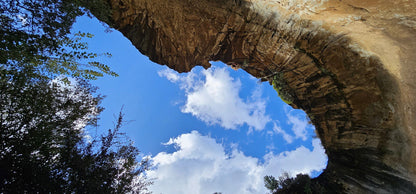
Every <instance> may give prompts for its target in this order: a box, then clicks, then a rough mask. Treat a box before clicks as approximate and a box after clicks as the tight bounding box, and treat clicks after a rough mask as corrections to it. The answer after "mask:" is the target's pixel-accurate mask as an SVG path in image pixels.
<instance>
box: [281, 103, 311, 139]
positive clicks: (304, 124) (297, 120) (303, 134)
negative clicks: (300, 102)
mask: <svg viewBox="0 0 416 194" xmlns="http://www.w3.org/2000/svg"><path fill="white" fill-rule="evenodd" d="M284 108H285V112H286V117H287V118H288V120H287V123H288V124H290V125H292V131H293V133H294V134H295V138H296V139H298V138H301V139H302V140H303V141H306V139H307V135H308V131H307V129H308V128H310V127H311V125H309V124H308V121H307V119H306V117H305V116H300V115H296V114H292V111H289V110H288V106H285V107H284ZM302 117H303V118H302Z"/></svg>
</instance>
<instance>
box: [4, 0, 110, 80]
mask: <svg viewBox="0 0 416 194" xmlns="http://www.w3.org/2000/svg"><path fill="white" fill-rule="evenodd" d="M87 4H91V2H90V1H86V0H81V1H69V0H42V1H41V0H5V1H1V2H0V11H1V14H0V38H1V42H0V64H2V65H3V66H19V65H23V64H24V65H33V66H34V67H36V68H35V70H36V71H39V72H41V73H42V74H46V75H48V76H56V75H60V74H64V75H68V76H72V77H82V78H85V79H96V78H97V77H101V76H103V74H108V75H112V76H117V74H116V73H115V72H113V71H111V70H110V69H109V67H108V66H107V65H105V64H103V63H101V62H99V61H97V58H98V57H100V56H110V55H109V54H108V53H104V54H97V53H91V52H89V51H88V45H87V43H86V42H82V38H92V37H93V36H92V35H91V34H88V33H77V34H75V35H74V36H73V37H71V36H70V35H69V32H70V29H71V26H72V24H73V23H74V22H75V19H76V17H77V16H80V15H83V14H84V13H86V12H87V11H86V10H85V9H83V8H81V6H82V5H87Z"/></svg>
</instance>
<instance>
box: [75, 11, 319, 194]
mask: <svg viewBox="0 0 416 194" xmlns="http://www.w3.org/2000/svg"><path fill="white" fill-rule="evenodd" d="M78 31H82V32H89V33H92V34H94V35H95V37H94V38H93V39H92V40H90V41H89V48H90V49H91V50H92V51H94V52H98V53H100V52H110V53H111V54H112V58H110V59H101V60H102V61H103V62H105V63H107V64H109V65H110V67H111V68H112V70H113V71H115V72H117V73H118V74H119V75H120V76H119V77H110V76H105V77H103V78H100V79H98V80H96V81H92V83H93V84H94V85H96V86H98V87H99V88H100V89H99V91H98V92H99V93H101V94H103V95H105V96H106V98H105V99H104V101H103V103H102V106H103V107H104V108H105V111H104V112H103V113H102V114H101V116H100V117H101V120H100V121H99V125H100V127H99V128H92V129H90V133H91V135H92V136H94V135H95V134H96V132H97V133H98V134H99V133H101V132H102V131H100V130H106V129H108V128H111V127H112V126H113V125H114V121H115V117H116V116H115V115H117V114H118V112H119V111H120V109H121V107H123V106H124V109H123V113H124V114H125V120H126V121H128V123H126V124H125V126H124V127H123V132H125V133H126V134H127V135H128V136H129V138H131V139H132V140H133V141H134V142H135V146H137V147H138V148H139V149H140V150H141V152H142V154H143V156H150V157H151V158H152V159H153V161H154V164H155V168H154V169H153V170H152V171H150V172H148V175H149V176H150V177H151V178H155V184H154V185H153V186H152V187H151V188H150V189H151V190H152V191H154V193H188V192H190V191H192V192H191V193H213V192H223V193H236V192H237V193H265V192H266V190H265V188H264V186H263V185H264V184H263V176H264V175H274V176H279V175H280V174H281V173H282V172H284V171H286V172H289V173H291V174H292V175H294V174H296V173H300V172H302V173H309V174H311V175H312V176H316V175H317V174H319V171H320V170H321V169H323V168H324V167H325V166H326V155H325V154H324V150H323V148H322V147H321V146H320V141H319V140H318V139H313V138H312V137H313V136H314V135H315V134H314V128H313V126H311V125H309V124H308V121H307V119H306V116H305V114H304V112H303V111H301V110H293V109H292V108H291V107H290V106H288V105H286V104H285V103H284V102H282V101H281V100H280V99H279V97H278V96H277V93H276V91H274V90H273V87H271V86H270V85H269V84H268V83H267V82H264V83H259V82H258V80H257V79H255V78H253V77H252V76H250V75H249V74H247V73H246V72H244V71H242V70H238V71H234V70H232V69H231V68H229V67H227V66H226V65H224V64H222V63H220V62H212V64H213V67H212V68H210V69H208V70H204V69H203V68H200V67H196V68H194V69H193V70H192V72H190V73H185V74H178V73H176V72H174V71H172V70H170V69H168V68H167V67H165V66H161V65H158V64H155V63H153V62H151V61H150V60H148V58H147V57H146V56H143V55H141V54H140V53H139V51H137V50H136V49H135V47H134V46H133V45H132V44H131V43H130V41H129V40H127V39H126V38H124V37H123V36H122V35H121V33H119V32H117V31H112V32H110V33H106V32H104V31H105V27H103V25H102V24H100V23H99V22H98V21H97V20H96V19H91V18H88V17H81V18H79V19H78V20H77V22H76V23H75V25H74V27H73V32H78ZM238 189H240V190H239V191H238Z"/></svg>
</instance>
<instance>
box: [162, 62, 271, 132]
mask: <svg viewBox="0 0 416 194" xmlns="http://www.w3.org/2000/svg"><path fill="white" fill-rule="evenodd" d="M159 75H160V76H162V77H166V78H167V79H168V80H169V81H171V82H174V83H178V84H179V86H180V88H181V89H182V90H184V91H185V94H186V103H185V105H184V106H183V107H182V112H183V113H191V114H192V115H193V116H195V117H196V118H198V119H200V120H202V121H204V122H206V123H207V124H210V125H213V124H219V125H220V126H222V127H224V128H226V129H237V127H239V126H241V125H244V124H247V125H248V126H249V127H250V129H255V130H262V129H264V127H265V126H266V124H267V123H268V122H270V117H269V116H268V115H266V113H265V109H266V102H265V100H264V99H262V98H261V91H259V90H255V91H254V92H253V94H252V96H251V97H250V99H249V100H243V99H241V98H240V96H239V92H240V88H241V82H240V80H238V79H237V80H234V79H233V78H232V77H230V75H229V73H228V71H227V70H226V69H225V68H211V69H208V70H203V71H202V73H195V71H192V72H191V73H188V74H187V75H183V76H181V75H179V74H178V73H175V72H174V71H172V70H168V69H165V70H162V71H160V72H159ZM201 78H203V79H201Z"/></svg>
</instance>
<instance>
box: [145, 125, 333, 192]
mask: <svg viewBox="0 0 416 194" xmlns="http://www.w3.org/2000/svg"><path fill="white" fill-rule="evenodd" d="M167 144H170V145H174V146H176V147H177V151H175V152H173V153H164V152H162V153H159V154H157V155H156V156H155V157H153V158H152V160H153V162H154V164H155V165H156V168H155V169H153V170H151V171H148V173H147V174H148V176H149V178H156V180H155V183H154V185H152V186H151V187H150V190H151V191H153V192H154V193H172V194H175V193H196V194H198V193H200V194H205V193H208V194H212V193H214V192H222V193H265V192H266V189H265V187H264V183H263V177H264V176H265V175H274V176H279V175H280V174H282V172H284V171H287V172H289V173H290V174H292V175H294V174H296V173H300V172H302V173H311V172H312V171H315V170H321V169H323V168H324V167H325V166H326V155H325V153H324V150H323V148H322V146H321V145H320V142H319V140H317V139H314V140H313V147H314V149H313V150H312V151H311V150H309V149H307V148H305V147H303V146H301V147H299V148H297V149H296V150H293V151H290V152H283V153H280V154H278V155H275V154H273V153H269V154H267V155H265V156H264V159H265V162H264V163H259V160H258V159H257V158H253V157H250V156H246V155H244V153H242V152H241V151H239V150H238V149H237V148H235V147H234V148H233V151H232V153H231V154H227V153H226V152H225V151H224V146H223V145H221V144H219V143H216V141H215V140H214V139H212V138H210V137H207V136H202V135H201V134H199V133H198V132H196V131H193V132H191V133H188V134H182V135H180V136H178V137H177V138H174V139H171V140H170V141H169V142H168V143H167Z"/></svg>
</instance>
